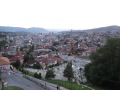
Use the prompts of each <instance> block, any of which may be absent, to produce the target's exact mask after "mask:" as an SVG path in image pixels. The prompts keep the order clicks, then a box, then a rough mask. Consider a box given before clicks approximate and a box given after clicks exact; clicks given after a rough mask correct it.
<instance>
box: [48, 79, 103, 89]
mask: <svg viewBox="0 0 120 90" xmlns="http://www.w3.org/2000/svg"><path fill="white" fill-rule="evenodd" d="M47 82H50V83H54V84H59V85H60V86H62V87H65V88H67V89H68V90H93V89H92V88H90V87H86V86H83V85H81V84H80V85H79V84H77V83H74V82H70V81H62V80H47ZM60 90H61V88H60ZM94 90H102V89H94Z"/></svg>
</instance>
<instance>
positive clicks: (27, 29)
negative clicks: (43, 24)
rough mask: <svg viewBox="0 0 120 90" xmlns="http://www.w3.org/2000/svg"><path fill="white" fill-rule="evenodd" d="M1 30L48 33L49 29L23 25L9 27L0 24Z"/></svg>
mask: <svg viewBox="0 0 120 90" xmlns="http://www.w3.org/2000/svg"><path fill="white" fill-rule="evenodd" d="M0 31H3V32H32V33H48V31H47V30H46V29H44V28H36V27H32V28H21V27H7V26H0Z"/></svg>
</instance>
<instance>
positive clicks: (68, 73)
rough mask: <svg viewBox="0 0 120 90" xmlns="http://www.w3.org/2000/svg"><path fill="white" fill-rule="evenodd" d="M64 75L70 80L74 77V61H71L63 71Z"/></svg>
mask: <svg viewBox="0 0 120 90" xmlns="http://www.w3.org/2000/svg"><path fill="white" fill-rule="evenodd" d="M63 74H64V77H66V78H68V80H69V81H71V80H72V78H73V77H74V73H73V68H72V62H69V63H68V64H67V66H66V68H65V70H64V72H63Z"/></svg>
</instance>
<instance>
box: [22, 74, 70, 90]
mask: <svg viewBox="0 0 120 90" xmlns="http://www.w3.org/2000/svg"><path fill="white" fill-rule="evenodd" d="M23 77H25V78H27V79H29V80H31V81H33V82H34V83H36V84H37V85H40V86H42V87H43V88H45V89H47V90H57V85H56V84H52V83H49V82H46V81H43V80H40V79H36V78H34V77H31V76H28V75H24V76H23ZM59 90H69V89H66V88H64V87H61V86H60V89H59Z"/></svg>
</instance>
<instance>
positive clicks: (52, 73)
mask: <svg viewBox="0 0 120 90" xmlns="http://www.w3.org/2000/svg"><path fill="white" fill-rule="evenodd" d="M54 77H55V74H54V72H53V69H48V70H47V72H46V76H45V78H46V79H51V78H54Z"/></svg>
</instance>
